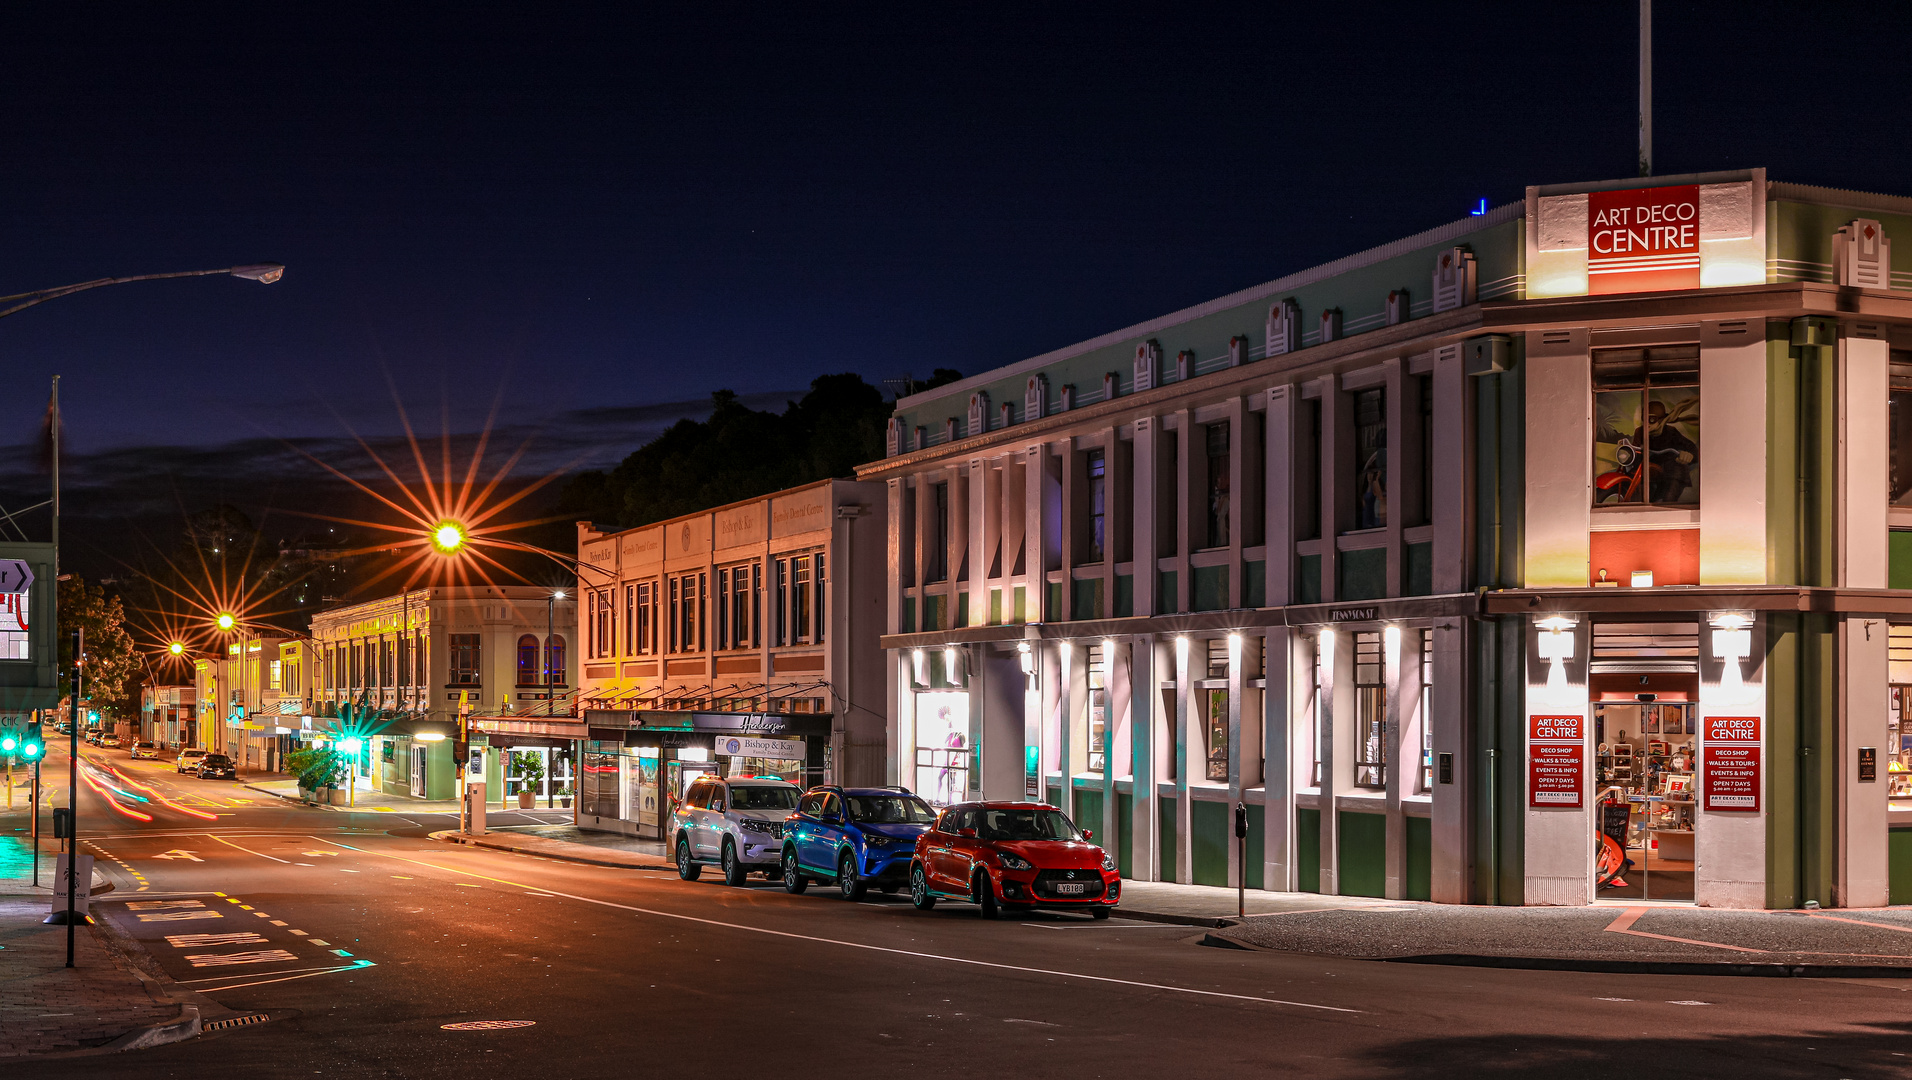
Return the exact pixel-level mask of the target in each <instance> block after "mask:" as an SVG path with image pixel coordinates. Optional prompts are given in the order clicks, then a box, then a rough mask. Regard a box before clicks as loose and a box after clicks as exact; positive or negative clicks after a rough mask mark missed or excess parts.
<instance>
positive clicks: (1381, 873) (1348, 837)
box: [1340, 810, 1388, 896]
mask: <svg viewBox="0 0 1912 1080" xmlns="http://www.w3.org/2000/svg"><path fill="white" fill-rule="evenodd" d="M1387 851H1388V819H1387V818H1386V817H1385V816H1384V815H1381V814H1357V813H1354V812H1352V811H1348V810H1343V811H1342V812H1341V853H1340V854H1341V895H1343V896H1384V895H1386V893H1387Z"/></svg>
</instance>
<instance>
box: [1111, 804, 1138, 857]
mask: <svg viewBox="0 0 1912 1080" xmlns="http://www.w3.org/2000/svg"><path fill="white" fill-rule="evenodd" d="M1115 815H1116V816H1115V836H1116V841H1115V866H1116V869H1117V870H1118V871H1120V872H1121V874H1122V876H1123V877H1125V878H1132V877H1134V876H1135V796H1133V795H1123V794H1120V793H1117V794H1116V796H1115Z"/></svg>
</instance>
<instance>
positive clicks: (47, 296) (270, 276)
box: [0, 263, 285, 318]
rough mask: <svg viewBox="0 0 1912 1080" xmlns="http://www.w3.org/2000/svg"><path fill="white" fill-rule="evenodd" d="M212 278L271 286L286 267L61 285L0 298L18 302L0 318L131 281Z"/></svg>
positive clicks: (178, 272)
mask: <svg viewBox="0 0 1912 1080" xmlns="http://www.w3.org/2000/svg"><path fill="white" fill-rule="evenodd" d="M214 274H230V275H232V276H233V277H236V278H244V279H246V280H247V281H257V282H259V283H260V284H262V285H270V284H272V283H273V282H275V281H277V280H279V279H280V278H282V277H284V276H285V267H284V266H281V265H280V264H278V263H253V264H250V265H247V266H228V267H224V268H222V269H219V270H175V271H173V272H172V273H170V274H134V275H132V276H131V277H109V278H94V279H93V280H92V281H82V282H80V283H79V284H77V285H61V286H58V287H57V288H52V289H35V290H34V291H32V292H23V293H14V294H13V295H12V296H0V304H4V303H6V302H7V301H9V300H18V301H20V303H17V304H14V305H13V306H12V307H9V308H6V309H4V310H0V318H5V317H7V316H8V315H11V314H13V313H14V312H16V311H25V310H26V309H27V308H30V307H33V306H34V305H36V304H44V303H46V302H47V301H48V300H58V299H59V298H60V297H62V296H72V295H73V294H74V293H78V292H85V291H87V290H88V289H97V288H99V287H100V286H102V285H125V284H127V283H129V282H134V281H159V280H162V279H165V278H182V277H208V276H211V275H214Z"/></svg>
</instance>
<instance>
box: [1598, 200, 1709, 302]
mask: <svg viewBox="0 0 1912 1080" xmlns="http://www.w3.org/2000/svg"><path fill="white" fill-rule="evenodd" d="M1699 287H1700V189H1699V188H1698V187H1697V186H1696V185H1693V184H1683V185H1680V186H1678V187H1661V188H1635V189H1633V190H1630V191H1592V192H1588V193H1587V292H1589V293H1593V294H1598V293H1630V292H1660V291H1664V290H1667V289H1697V288H1699Z"/></svg>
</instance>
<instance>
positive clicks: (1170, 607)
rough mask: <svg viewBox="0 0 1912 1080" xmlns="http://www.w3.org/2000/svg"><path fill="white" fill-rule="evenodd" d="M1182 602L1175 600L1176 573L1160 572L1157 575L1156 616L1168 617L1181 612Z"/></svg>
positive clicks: (1171, 571)
mask: <svg viewBox="0 0 1912 1080" xmlns="http://www.w3.org/2000/svg"><path fill="white" fill-rule="evenodd" d="M1180 604H1181V601H1179V600H1177V599H1176V598H1175V571H1173V570H1158V571H1156V573H1155V614H1157V615H1168V614H1172V613H1174V612H1177V611H1180V610H1181V607H1180Z"/></svg>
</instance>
